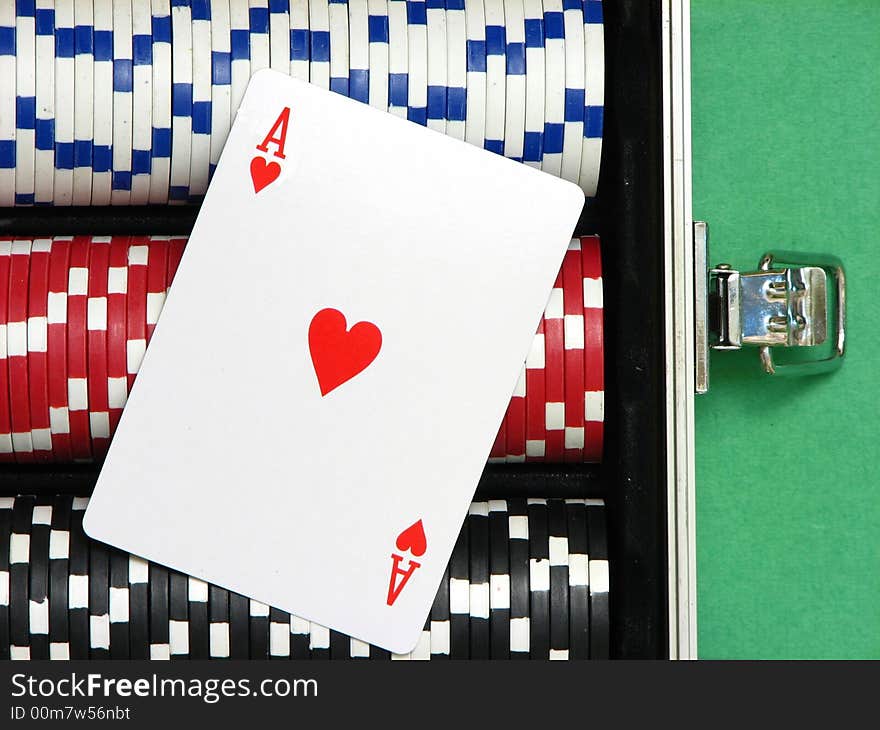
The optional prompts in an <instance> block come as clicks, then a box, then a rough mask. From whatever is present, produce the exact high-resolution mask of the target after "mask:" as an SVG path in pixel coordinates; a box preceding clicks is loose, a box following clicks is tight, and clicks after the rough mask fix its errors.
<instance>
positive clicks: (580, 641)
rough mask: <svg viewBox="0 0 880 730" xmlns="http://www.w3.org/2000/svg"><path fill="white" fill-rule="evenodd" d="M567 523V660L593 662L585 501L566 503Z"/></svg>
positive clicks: (575, 500)
mask: <svg viewBox="0 0 880 730" xmlns="http://www.w3.org/2000/svg"><path fill="white" fill-rule="evenodd" d="M565 511H566V515H567V519H568V658H569V659H589V658H590V578H589V565H588V561H589V540H588V537H587V507H586V504H585V503H584V501H583V500H582V499H569V500H566V503H565Z"/></svg>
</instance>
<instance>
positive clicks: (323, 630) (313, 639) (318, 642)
mask: <svg viewBox="0 0 880 730" xmlns="http://www.w3.org/2000/svg"><path fill="white" fill-rule="evenodd" d="M309 653H310V655H311V658H312V659H313V660H316V661H326V660H329V659H330V629H328V628H327V627H326V626H322V625H321V624H317V623H315V622H314V621H310V622H309Z"/></svg>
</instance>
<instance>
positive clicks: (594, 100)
mask: <svg viewBox="0 0 880 730" xmlns="http://www.w3.org/2000/svg"><path fill="white" fill-rule="evenodd" d="M584 67H585V68H584V141H583V149H582V151H581V170H580V178H579V179H578V184H579V185H580V186H581V188H583V191H584V192H585V193H586V194H587V196H589V197H592V196H595V195H596V189H597V187H598V184H599V167H600V163H601V160H602V127H603V124H604V116H605V26H604V24H603V17H602V2H601V0H584Z"/></svg>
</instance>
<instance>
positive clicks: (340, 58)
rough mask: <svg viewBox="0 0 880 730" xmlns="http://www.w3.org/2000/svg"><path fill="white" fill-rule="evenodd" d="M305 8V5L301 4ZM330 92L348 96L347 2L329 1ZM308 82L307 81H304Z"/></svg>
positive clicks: (344, 0)
mask: <svg viewBox="0 0 880 730" xmlns="http://www.w3.org/2000/svg"><path fill="white" fill-rule="evenodd" d="M301 4H302V5H304V6H305V3H301ZM328 12H329V23H330V49H331V50H332V53H331V54H330V91H335V92H336V93H337V94H342V96H348V2H346V0H329V3H328ZM306 80H308V79H306Z"/></svg>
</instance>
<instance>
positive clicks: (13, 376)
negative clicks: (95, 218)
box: [6, 239, 34, 464]
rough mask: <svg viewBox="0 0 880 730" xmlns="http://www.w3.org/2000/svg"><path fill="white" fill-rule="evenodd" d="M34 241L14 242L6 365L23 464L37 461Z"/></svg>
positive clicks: (19, 459) (18, 451)
mask: <svg viewBox="0 0 880 730" xmlns="http://www.w3.org/2000/svg"><path fill="white" fill-rule="evenodd" d="M30 254H31V241H28V240H24V239H18V240H15V241H13V242H12V255H11V257H10V266H9V292H8V297H9V299H8V305H7V306H8V309H7V319H8V321H7V324H6V364H7V367H8V369H9V407H10V411H11V422H12V448H13V450H14V451H15V460H16V461H17V462H18V463H20V464H26V463H32V462H33V461H34V453H33V451H34V445H33V438H32V435H31V418H30V404H29V397H28V394H29V392H30V390H29V384H28V358H27V354H28V353H27V305H28V281H29V276H30Z"/></svg>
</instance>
